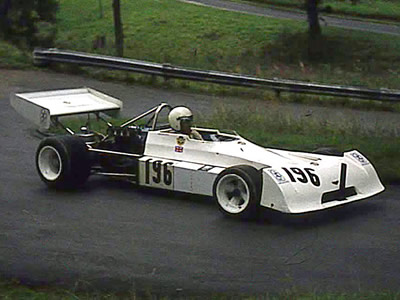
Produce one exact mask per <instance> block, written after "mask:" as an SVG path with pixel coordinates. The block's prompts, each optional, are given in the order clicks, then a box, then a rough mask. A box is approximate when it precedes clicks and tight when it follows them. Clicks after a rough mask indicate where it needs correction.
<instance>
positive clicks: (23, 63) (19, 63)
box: [0, 41, 32, 69]
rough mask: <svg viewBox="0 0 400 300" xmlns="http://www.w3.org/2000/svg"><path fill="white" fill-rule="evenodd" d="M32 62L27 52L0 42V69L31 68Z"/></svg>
mask: <svg viewBox="0 0 400 300" xmlns="http://www.w3.org/2000/svg"><path fill="white" fill-rule="evenodd" d="M31 66H32V60H31V58H30V56H29V54H28V53H27V52H24V51H22V50H20V49H18V48H17V47H15V46H13V45H11V44H9V43H6V42H4V41H0V68H18V69H27V68H31Z"/></svg>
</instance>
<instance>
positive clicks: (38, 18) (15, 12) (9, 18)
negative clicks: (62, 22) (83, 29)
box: [0, 0, 58, 47]
mask: <svg viewBox="0 0 400 300" xmlns="http://www.w3.org/2000/svg"><path fill="white" fill-rule="evenodd" d="M57 8H58V1H57V0H0V22H1V23H0V24H1V26H0V35H1V37H2V38H3V39H5V40H8V41H11V42H13V43H14V44H16V45H18V46H21V47H26V46H27V47H35V46H51V44H52V42H53V39H54V38H55V32H56V31H55V26H54V23H55V20H56V12H57Z"/></svg>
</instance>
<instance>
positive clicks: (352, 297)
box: [0, 280, 400, 300]
mask: <svg viewBox="0 0 400 300" xmlns="http://www.w3.org/2000/svg"><path fill="white" fill-rule="evenodd" d="M399 297H400V293H398V292H393V291H378V292H372V291H371V292H356V293H339V292H337V293H332V292H330V293H328V292H326V293H315V292H298V291H296V290H288V291H284V292H282V293H280V294H275V295H269V294H265V295H257V296H244V295H241V296H238V295H235V296H231V295H227V294H211V293H210V294H208V295H207V294H204V293H203V295H202V296H198V295H191V296H187V295H185V296H176V295H175V296H171V295H158V294H157V295H156V294H154V293H152V292H151V291H150V290H148V291H146V292H143V293H136V292H135V291H125V292H120V293H115V292H100V291H98V292H83V291H73V290H68V289H62V288H58V287H47V286H43V287H29V286H25V285H22V284H20V283H19V282H18V281H17V280H14V281H5V280H0V298H1V299H7V300H17V299H18V300H19V299H32V300H52V299H54V300H56V299H57V300H58V299H60V300H77V299H82V300H83V299H85V300H86V299H104V300H106V299H107V300H114V299H132V300H133V299H135V300H147V299H160V300H161V299H164V300H169V299H189V300H190V299H192V300H196V299H213V300H229V299H243V300H256V299H265V300H279V299H299V300H300V299H301V300H338V299H339V300H357V299H363V300H396V299H399Z"/></svg>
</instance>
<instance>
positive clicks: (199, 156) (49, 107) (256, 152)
mask: <svg viewBox="0 0 400 300" xmlns="http://www.w3.org/2000/svg"><path fill="white" fill-rule="evenodd" d="M11 105H12V106H13V107H14V108H15V109H16V110H17V111H18V112H19V113H21V114H22V115H23V116H24V117H26V118H28V119H29V120H31V121H33V122H34V123H35V124H37V125H38V126H40V127H42V128H49V127H50V125H51V122H52V121H53V119H52V118H57V117H60V116H65V115H71V114H80V113H98V112H107V111H116V110H119V109H120V108H121V107H122V102H121V101H120V100H117V99H115V98H112V97H110V96H108V95H105V94H103V93H100V92H98V91H95V90H92V89H89V88H80V89H71V90H58V91H49V92H35V93H23V94H16V95H13V96H12V97H11ZM163 107H169V108H170V106H168V105H167V104H160V106H158V107H155V108H153V109H151V110H149V111H148V112H146V113H144V114H142V115H140V116H138V117H136V118H134V119H132V120H131V121H128V122H126V123H125V124H123V125H121V128H122V127H124V126H126V127H127V126H128V125H130V124H131V123H132V124H133V123H134V121H136V120H139V119H140V118H141V117H142V116H147V115H148V114H149V113H153V112H154V113H155V117H154V122H153V126H152V127H147V128H145V130H146V133H147V137H146V140H145V144H144V146H145V147H144V153H139V154H137V153H136V154H135V153H129V152H127V153H122V152H116V151H109V150H107V149H106V150H102V149H96V148H92V147H91V146H89V145H88V144H87V145H88V148H90V149H89V150H90V151H92V152H95V153H102V154H103V155H112V156H117V157H118V156H120V157H125V158H129V159H133V160H135V162H136V161H138V169H137V172H134V174H111V175H118V176H121V177H124V176H125V177H134V178H135V180H136V183H137V184H139V185H142V186H149V187H155V188H162V189H168V190H174V191H181V192H188V193H194V194H201V195H207V196H213V186H214V184H215V182H216V179H217V177H218V175H219V174H220V173H221V172H223V171H224V170H226V168H229V167H233V166H238V165H247V166H252V167H254V168H255V169H257V170H259V171H260V172H261V178H262V180H261V185H262V186H261V187H260V189H261V192H260V193H261V200H260V205H261V206H264V207H268V208H271V209H275V210H278V211H282V212H286V213H303V212H309V211H315V210H321V209H325V208H329V207H332V206H337V205H341V204H345V203H348V202H353V201H356V200H361V199H364V198H367V197H370V196H373V195H375V194H378V193H380V192H382V191H383V190H384V187H383V185H382V184H381V182H380V180H379V178H378V175H377V173H376V171H375V169H374V167H373V166H372V164H371V163H370V162H369V161H368V160H367V158H365V157H364V156H363V155H362V154H360V153H359V152H357V151H355V150H354V151H350V152H346V153H344V155H343V156H333V155H321V154H314V153H302V152H291V151H285V150H278V149H268V148H263V147H260V146H258V145H255V144H253V143H251V142H249V141H247V140H245V139H243V138H242V137H240V136H238V135H229V134H222V133H220V132H219V131H218V130H213V129H201V128H198V131H199V132H200V133H201V134H202V135H203V138H204V139H205V140H196V139H191V138H189V137H188V136H186V135H183V134H181V133H177V132H175V131H173V130H172V129H171V128H169V129H163V130H156V129H155V128H156V121H157V116H158V115H157V114H158V113H159V112H160V110H161V109H162V108H163ZM206 136H207V138H205V137H206ZM46 149H47V148H46ZM49 149H50V148H49ZM49 149H47V150H49ZM50 150H51V149H50ZM50 150H49V151H47V152H48V153H49V155H50V154H51V151H50ZM47 152H46V153H47ZM53 152H54V151H53ZM39 163H40V162H39ZM41 166H42V169H43V170H45V171H46V170H51V171H52V170H53V169H54V168H52V166H51V165H49V164H45V163H42V164H41ZM45 173H46V172H45ZM47 173H49V172H47ZM49 174H50V175H49V176H50V177H51V176H53V175H54V176H57V172H56V171H52V173H51V172H50V173H49ZM108 175H110V174H108Z"/></svg>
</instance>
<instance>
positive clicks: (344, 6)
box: [247, 0, 400, 21]
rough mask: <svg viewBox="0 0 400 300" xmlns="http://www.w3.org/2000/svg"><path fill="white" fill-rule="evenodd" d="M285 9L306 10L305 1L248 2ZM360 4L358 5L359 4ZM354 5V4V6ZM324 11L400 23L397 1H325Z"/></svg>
mask: <svg viewBox="0 0 400 300" xmlns="http://www.w3.org/2000/svg"><path fill="white" fill-rule="evenodd" d="M247 1H251V2H256V3H262V4H268V5H273V6H275V7H276V6H278V7H283V8H296V9H302V10H304V0H247ZM357 2H358V3H357ZM353 3H354V4H353ZM320 8H321V9H322V10H327V9H328V10H330V13H331V14H335V15H343V16H354V17H361V18H369V19H378V20H390V21H400V4H399V2H398V1H397V0H359V1H351V0H346V1H343V0H324V1H323V3H322V4H321V5H320Z"/></svg>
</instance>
